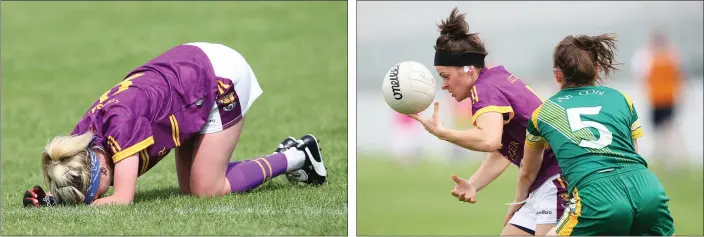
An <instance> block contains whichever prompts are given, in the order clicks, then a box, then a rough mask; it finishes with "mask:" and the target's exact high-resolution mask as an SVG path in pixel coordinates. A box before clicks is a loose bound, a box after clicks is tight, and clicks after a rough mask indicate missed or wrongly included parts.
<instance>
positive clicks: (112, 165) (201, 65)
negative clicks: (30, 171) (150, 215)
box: [24, 43, 327, 207]
mask: <svg viewBox="0 0 704 237" xmlns="http://www.w3.org/2000/svg"><path fill="white" fill-rule="evenodd" d="M261 94H262V89H261V88H260V86H259V83H258V82H257V79H256V77H255V75H254V73H253V72H252V69H251V68H250V66H249V64H248V63H247V62H246V61H245V59H244V58H243V57H242V55H240V54H239V53H238V52H237V51H235V50H233V49H231V48H229V47H227V46H224V45H220V44H212V43H190V44H184V45H179V46H176V47H174V48H172V49H170V50H169V51H167V52H165V53H163V54H161V55H159V56H158V57H156V58H154V59H152V60H151V61H149V62H147V63H146V64H144V65H142V66H140V67H138V68H136V69H135V70H133V71H132V72H130V73H129V74H128V75H127V77H126V78H125V79H124V80H123V81H122V82H120V83H119V84H118V85H117V86H115V87H114V88H112V89H110V90H108V91H107V92H105V94H103V95H102V96H101V97H100V98H99V99H98V100H97V101H95V103H93V105H92V106H91V108H89V110H88V111H87V112H86V114H85V115H84V116H83V117H82V118H81V119H80V121H79V122H78V124H77V125H76V126H75V128H74V130H73V132H72V133H71V135H70V136H57V137H55V138H54V139H53V140H52V141H51V142H49V144H47V145H46V148H45V152H43V153H42V155H41V160H42V170H43V173H44V178H45V183H46V185H47V186H48V189H49V191H50V193H48V194H46V195H44V192H43V190H42V189H41V187H39V186H35V188H34V189H33V190H30V191H27V192H26V193H25V198H24V203H25V205H26V206H31V205H34V206H37V207H39V206H45V205H53V204H56V203H63V204H77V203H86V204H93V205H101V204H129V203H131V202H132V200H133V199H134V195H135V186H136V181H137V177H139V176H141V175H143V174H144V173H145V172H147V171H148V170H150V169H151V168H152V167H154V166H155V165H156V164H157V163H159V161H161V160H162V159H163V158H164V157H165V156H166V155H167V154H168V153H169V151H171V150H172V149H174V148H175V152H176V171H177V174H178V183H179V187H180V189H181V191H182V192H183V193H186V194H193V195H196V196H202V197H206V196H220V195H225V194H228V193H231V192H245V191H248V190H251V189H254V188H256V187H258V186H259V185H261V184H262V183H264V182H265V181H266V180H269V179H272V178H274V177H276V176H278V175H281V174H289V177H288V178H289V180H293V181H300V182H305V183H309V184H323V183H325V182H326V180H327V174H326V170H325V166H324V165H323V163H322V156H321V153H320V148H319V146H318V141H317V140H316V138H315V137H314V136H313V135H310V134H308V135H305V136H303V137H301V138H300V139H298V140H296V139H293V138H291V137H289V138H286V139H284V141H283V142H282V143H281V144H280V145H279V147H278V148H277V149H276V152H275V153H274V154H272V155H268V156H264V157H261V158H257V159H254V160H247V161H241V162H229V161H230V158H231V156H232V153H233V151H234V149H235V147H236V145H237V141H238V140H239V137H240V134H241V131H242V128H243V126H244V117H245V114H246V113H247V111H248V110H249V109H250V108H251V106H252V104H253V103H254V101H255V100H256V99H257V97H259V95H261ZM110 186H114V193H113V195H111V196H108V197H103V194H105V193H106V192H107V191H108V189H109V188H110Z"/></svg>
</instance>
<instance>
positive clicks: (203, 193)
mask: <svg viewBox="0 0 704 237" xmlns="http://www.w3.org/2000/svg"><path fill="white" fill-rule="evenodd" d="M218 183H222V182H218ZM224 186H225V184H222V185H214V184H213V183H207V182H198V181H197V180H194V181H191V185H190V190H183V189H182V190H181V191H184V193H186V192H185V191H188V193H187V194H190V195H194V196H197V197H216V196H223V195H226V194H228V193H230V190H229V187H228V188H227V190H225V188H224Z"/></svg>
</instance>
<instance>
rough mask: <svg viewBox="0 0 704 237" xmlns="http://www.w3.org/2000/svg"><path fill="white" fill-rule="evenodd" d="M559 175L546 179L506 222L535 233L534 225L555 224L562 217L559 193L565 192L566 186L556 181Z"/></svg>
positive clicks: (560, 181) (562, 208)
mask: <svg viewBox="0 0 704 237" xmlns="http://www.w3.org/2000/svg"><path fill="white" fill-rule="evenodd" d="M558 178H560V174H556V175H554V176H552V177H550V178H549V179H547V180H546V181H545V182H544V183H543V184H542V185H540V187H538V188H537V189H535V190H533V192H531V193H530V194H529V195H528V200H527V201H526V202H525V203H524V204H523V207H521V209H519V210H518V211H517V212H516V213H515V214H514V215H513V217H512V218H511V220H510V221H509V222H508V223H509V224H513V225H517V226H521V227H524V228H527V229H530V230H532V231H535V228H536V225H542V224H555V223H557V221H558V218H560V217H561V216H562V211H563V210H564V207H563V206H562V203H563V201H562V197H561V196H560V194H561V193H564V192H565V191H566V184H565V183H564V182H563V181H562V180H558Z"/></svg>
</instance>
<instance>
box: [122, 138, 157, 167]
mask: <svg viewBox="0 0 704 237" xmlns="http://www.w3.org/2000/svg"><path fill="white" fill-rule="evenodd" d="M152 144H154V137H153V136H151V137H148V138H146V139H144V140H142V141H141V142H138V143H137V144H134V145H133V146H131V147H128V148H127V149H124V150H122V151H120V152H117V153H115V155H113V156H112V161H113V162H114V163H115V164H117V162H120V161H121V160H123V159H125V158H127V157H130V156H132V155H134V154H137V152H139V151H141V150H142V149H145V148H147V147H149V146H151V145H152Z"/></svg>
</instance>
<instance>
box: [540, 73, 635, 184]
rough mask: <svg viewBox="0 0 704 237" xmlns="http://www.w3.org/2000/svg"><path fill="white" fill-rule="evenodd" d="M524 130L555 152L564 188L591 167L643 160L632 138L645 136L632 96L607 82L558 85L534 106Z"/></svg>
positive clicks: (592, 169)
mask: <svg viewBox="0 0 704 237" xmlns="http://www.w3.org/2000/svg"><path fill="white" fill-rule="evenodd" d="M527 130H528V131H527V132H528V134H527V135H526V142H527V143H530V144H531V145H535V144H540V143H543V144H544V143H547V145H548V146H549V147H551V148H552V150H553V152H555V155H556V156H557V162H558V164H559V166H560V168H561V169H562V172H563V175H564V176H565V180H566V181H567V183H568V190H573V188H574V187H575V186H577V185H578V184H579V183H580V182H581V181H586V180H584V178H585V177H587V176H588V175H590V174H592V173H597V172H602V171H608V170H609V169H612V168H618V167H624V166H632V165H640V166H647V164H646V162H645V160H644V159H643V157H641V156H640V155H638V153H637V152H636V150H635V145H634V142H633V140H634V139H637V138H639V137H642V136H643V131H642V129H641V127H640V122H639V120H638V113H636V110H635V108H634V107H633V102H632V101H631V99H630V98H629V97H628V96H627V95H626V94H623V93H621V92H620V91H617V90H615V89H612V88H609V87H604V86H586V87H579V88H569V89H563V90H561V91H559V92H558V93H557V94H555V95H553V96H552V97H550V99H548V100H546V101H545V102H543V104H542V105H541V106H540V107H538V108H537V109H536V110H535V111H534V112H533V115H532V122H529V123H528V127H527Z"/></svg>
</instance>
